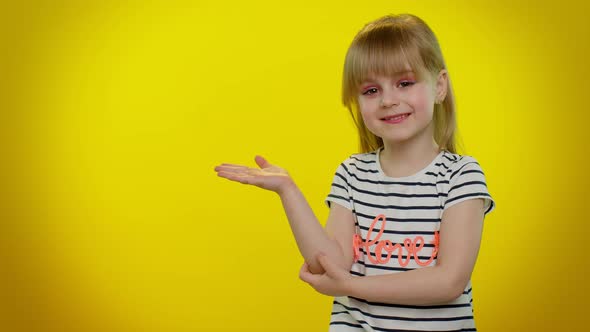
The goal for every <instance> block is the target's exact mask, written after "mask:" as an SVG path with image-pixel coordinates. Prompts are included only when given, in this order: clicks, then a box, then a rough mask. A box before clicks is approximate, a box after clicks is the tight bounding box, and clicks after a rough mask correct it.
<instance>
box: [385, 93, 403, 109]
mask: <svg viewBox="0 0 590 332" xmlns="http://www.w3.org/2000/svg"><path fill="white" fill-rule="evenodd" d="M394 105H399V96H398V95H397V93H396V92H395V91H393V89H384V90H383V92H382V94H381V107H383V108H390V107H392V106H394Z"/></svg>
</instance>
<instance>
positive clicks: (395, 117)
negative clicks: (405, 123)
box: [385, 114, 408, 120]
mask: <svg viewBox="0 0 590 332" xmlns="http://www.w3.org/2000/svg"><path fill="white" fill-rule="evenodd" d="M406 116H408V115H407V114H402V115H396V116H390V117H387V118H385V120H398V119H401V118H405V117H406Z"/></svg>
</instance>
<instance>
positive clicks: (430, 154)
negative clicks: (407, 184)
mask: <svg viewBox="0 0 590 332" xmlns="http://www.w3.org/2000/svg"><path fill="white" fill-rule="evenodd" d="M426 137H428V136H426ZM439 152H440V148H439V147H438V145H437V144H436V142H435V141H434V139H432V136H429V139H418V140H409V141H405V142H395V143H392V142H387V141H384V142H383V150H382V151H381V153H380V154H379V161H380V163H381V169H383V171H384V172H385V173H386V174H387V175H389V176H392V177H404V176H408V175H411V174H414V173H416V172H418V171H420V170H421V169H423V168H424V167H426V166H428V164H430V163H431V162H432V160H433V159H434V158H435V157H436V156H437V155H438V153H439Z"/></svg>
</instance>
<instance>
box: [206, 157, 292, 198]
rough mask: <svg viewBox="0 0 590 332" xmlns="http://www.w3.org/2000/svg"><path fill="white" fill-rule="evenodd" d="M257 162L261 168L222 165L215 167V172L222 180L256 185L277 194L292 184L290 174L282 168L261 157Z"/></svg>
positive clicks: (256, 159)
mask: <svg viewBox="0 0 590 332" xmlns="http://www.w3.org/2000/svg"><path fill="white" fill-rule="evenodd" d="M255 161H256V164H257V165H258V166H259V167H260V168H252V167H248V166H242V165H235V164H221V165H219V166H217V167H215V171H216V172H217V175H218V176H220V177H222V178H226V179H228V180H231V181H236V182H239V183H243V184H250V185H254V186H257V187H260V188H263V189H267V190H272V191H274V192H277V193H278V192H280V191H281V189H282V188H284V187H285V186H287V185H288V184H289V183H290V182H291V177H290V176H289V173H287V171H286V170H284V169H282V168H281V167H279V166H275V165H271V164H270V163H269V162H268V161H266V159H264V158H263V157H261V156H256V158H255Z"/></svg>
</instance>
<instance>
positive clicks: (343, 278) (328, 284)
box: [299, 254, 353, 296]
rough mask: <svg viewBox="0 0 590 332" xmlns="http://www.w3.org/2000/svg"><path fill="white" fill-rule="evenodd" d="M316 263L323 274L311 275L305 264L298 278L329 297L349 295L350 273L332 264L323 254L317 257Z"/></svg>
mask: <svg viewBox="0 0 590 332" xmlns="http://www.w3.org/2000/svg"><path fill="white" fill-rule="evenodd" d="M318 262H319V263H320V265H321V266H322V267H323V268H324V270H325V272H324V273H323V274H313V273H311V272H310V271H309V266H308V265H307V263H305V262H304V263H303V266H301V270H300V271H299V278H300V279H301V280H303V281H305V282H307V283H308V284H309V285H311V287H313V288H314V289H315V290H316V291H318V292H319V293H322V294H324V295H329V296H345V295H349V293H350V282H351V281H352V278H353V277H352V276H351V275H350V272H349V271H347V270H346V269H344V268H343V267H341V266H340V265H338V264H335V263H334V262H332V261H331V260H330V259H329V258H328V256H326V255H324V254H319V255H318Z"/></svg>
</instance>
